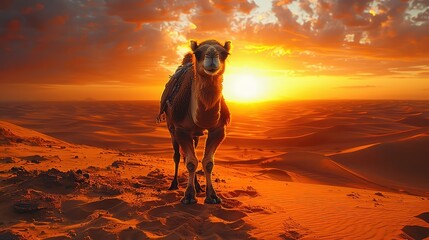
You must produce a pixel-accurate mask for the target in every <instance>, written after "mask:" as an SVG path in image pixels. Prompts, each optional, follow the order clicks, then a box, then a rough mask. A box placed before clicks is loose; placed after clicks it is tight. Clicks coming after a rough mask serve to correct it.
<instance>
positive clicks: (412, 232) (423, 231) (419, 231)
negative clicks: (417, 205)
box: [402, 212, 429, 240]
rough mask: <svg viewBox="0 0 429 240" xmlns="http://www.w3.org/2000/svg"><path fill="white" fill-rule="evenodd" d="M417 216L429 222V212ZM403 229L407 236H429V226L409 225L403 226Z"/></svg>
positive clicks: (416, 237) (414, 237)
mask: <svg viewBox="0 0 429 240" xmlns="http://www.w3.org/2000/svg"><path fill="white" fill-rule="evenodd" d="M415 217H416V218H420V219H422V220H423V221H425V222H427V223H429V212H424V213H421V214H419V215H417V216H415ZM402 231H403V232H404V233H405V234H406V235H407V237H411V238H412V239H416V240H417V239H425V238H427V237H429V227H423V226H417V225H407V226H404V227H403V228H402Z"/></svg>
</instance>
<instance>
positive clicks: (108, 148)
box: [0, 102, 429, 240]
mask: <svg viewBox="0 0 429 240" xmlns="http://www.w3.org/2000/svg"><path fill="white" fill-rule="evenodd" d="M99 104H101V105H103V104H106V103H99ZM115 104H117V106H118V107H119V109H120V110H119V111H117V112H116V113H109V114H106V113H105V114H103V113H102V111H103V110H100V111H101V112H100V113H97V112H96V111H95V110H94V111H93V112H94V116H87V117H85V116H84V115H85V114H82V115H79V114H76V112H79V111H83V112H85V111H84V110H82V109H83V107H82V106H80V107H76V106H75V108H77V109H79V110H78V111H77V110H76V111H75V112H73V111H72V110H71V107H70V106H69V105H66V104H65V105H62V108H66V109H68V111H69V113H70V111H71V113H70V114H71V116H73V117H70V118H68V119H69V120H68V121H66V120H65V118H63V120H62V121H58V119H56V121H57V122H59V123H57V124H55V123H54V122H55V118H59V117H60V116H65V113H64V112H61V111H59V110H57V109H56V108H51V109H50V111H51V112H56V113H57V115H51V116H52V117H51V118H53V119H54V120H52V125H50V126H47V124H46V122H45V124H43V123H42V121H34V119H37V118H39V119H43V118H45V119H48V117H47V116H45V115H44V114H42V113H43V112H42V111H41V110H40V109H41V108H42V107H41V108H40V109H37V108H31V109H32V110H31V111H30V110H28V109H27V110H25V111H21V113H23V112H25V113H26V114H27V115H17V114H16V115H13V114H12V113H13V111H12V108H13V106H11V107H10V108H11V109H8V110H7V111H9V115H8V116H6V117H5V116H2V118H3V119H5V120H6V121H0V180H1V182H0V239H103V240H108V239H124V240H125V239H153V238H160V239H424V238H428V237H429V174H427V172H428V170H429V163H428V160H427V156H428V155H429V152H428V149H429V148H428V147H427V146H429V126H428V124H427V122H428V121H429V118H428V116H427V110H428V109H427V108H429V107H427V106H428V105H427V103H425V102H412V103H409V102H382V103H373V102H350V103H347V104H338V103H337V102H324V103H323V104H318V103H313V102H304V103H293V104H289V105H287V106H276V105H274V106H271V108H261V107H258V106H254V107H247V108H244V107H237V106H234V105H232V110H233V113H234V115H233V123H232V124H231V126H230V127H229V130H228V138H227V140H226V141H225V142H224V144H223V145H222V146H221V148H220V149H219V151H218V153H217V155H216V159H217V160H216V166H215V170H214V177H213V179H215V188H216V189H217V191H218V194H219V195H220V196H221V197H222V199H223V203H222V204H221V205H207V204H204V203H203V202H204V194H203V193H202V194H199V195H198V203H197V204H195V205H191V206H185V205H182V204H180V203H179V199H180V198H181V197H182V195H183V192H184V189H185V187H186V172H185V166H184V164H182V163H181V165H180V170H179V173H180V177H179V182H180V188H179V190H175V191H168V190H167V189H168V187H169V184H170V181H171V180H172V177H173V163H172V159H171V147H170V146H169V142H168V134H167V132H166V130H165V126H163V125H161V126H156V125H150V122H149V121H150V118H149V117H147V116H150V115H151V113H152V112H156V107H155V106H156V104H152V105H151V104H149V105H147V106H146V107H147V109H146V110H147V112H146V114H145V115H144V116H145V117H144V119H143V120H140V121H139V120H138V118H137V117H136V116H135V115H126V114H125V113H126V112H128V110H129V109H128V110H127V109H126V108H125V107H123V105H121V104H119V103H115ZM60 105H61V104H60ZM130 105H131V106H132V107H133V108H134V107H135V108H136V109H137V107H136V106H135V105H133V104H130ZM46 106H47V105H44V107H46ZM67 106H68V108H67ZM111 106H112V105H110V107H111ZM15 107H16V106H15ZM24 107H25V106H21V108H24ZM2 109H3V110H5V107H4V106H3V108H2ZM29 109H30V108H29ZM97 109H102V108H100V106H98V108H97ZM279 109H281V110H282V112H286V113H287V114H284V115H283V114H279V113H278V112H279ZM54 110H55V111H54ZM2 113H3V114H4V113H5V112H2ZM15 113H16V111H15ZM35 113H37V114H35ZM119 115H122V116H123V118H125V119H127V121H119V120H118V121H117V122H115V120H117V119H119V118H118V117H117V116H119ZM32 116H33V117H34V119H33V120H32ZM97 116H98V117H97ZM153 116H155V114H154V115H153ZM109 119H110V120H109ZM107 120H109V121H108V122H106V121H107ZM12 122H13V123H12ZM79 123H81V124H79ZM126 123H128V124H129V125H130V126H129V127H127V125H126ZM130 123H134V124H130ZM66 125H67V126H66ZM23 126H25V127H23ZM82 126H84V127H82ZM76 129H78V130H79V131H76V132H78V133H80V132H82V133H85V134H74V133H73V132H74V130H76ZM35 130H37V131H35ZM38 131H41V132H44V133H48V135H51V136H48V135H45V134H42V133H40V132H38ZM60 139H61V140H60ZM81 139H85V140H82V141H81ZM85 141H86V142H85ZM203 142H204V141H202V143H203ZM91 145H92V146H91ZM115 149H120V150H115ZM137 149H140V151H137ZM201 149H202V147H200V148H199V151H198V152H199V153H201ZM199 168H201V166H199ZM197 176H198V178H199V180H200V182H201V183H202V184H203V185H204V176H203V173H202V172H201V171H199V172H198V175H197Z"/></svg>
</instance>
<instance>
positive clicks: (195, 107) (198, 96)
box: [190, 74, 223, 128]
mask: <svg viewBox="0 0 429 240" xmlns="http://www.w3.org/2000/svg"><path fill="white" fill-rule="evenodd" d="M208 78H209V79H205V78H203V77H202V76H199V75H198V74H197V75H196V76H195V79H194V81H193V83H192V93H191V109H190V110H191V114H192V119H193V120H194V123H195V124H196V125H197V126H199V127H201V128H211V127H215V126H216V125H217V124H218V122H219V118H220V100H221V98H222V81H223V78H222V76H216V77H213V78H212V77H208Z"/></svg>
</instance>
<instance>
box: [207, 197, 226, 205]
mask: <svg viewBox="0 0 429 240" xmlns="http://www.w3.org/2000/svg"><path fill="white" fill-rule="evenodd" d="M204 203H207V204H220V203H222V199H221V198H220V197H218V196H215V197H206V199H204Z"/></svg>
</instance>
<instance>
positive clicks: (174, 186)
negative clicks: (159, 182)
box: [168, 182, 179, 190]
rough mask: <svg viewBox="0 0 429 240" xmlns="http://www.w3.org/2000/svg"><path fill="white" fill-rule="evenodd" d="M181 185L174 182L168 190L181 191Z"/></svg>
mask: <svg viewBox="0 0 429 240" xmlns="http://www.w3.org/2000/svg"><path fill="white" fill-rule="evenodd" d="M178 186H179V183H178V182H172V183H171V185H170V187H169V188H168V190H176V189H179V187H178Z"/></svg>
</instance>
